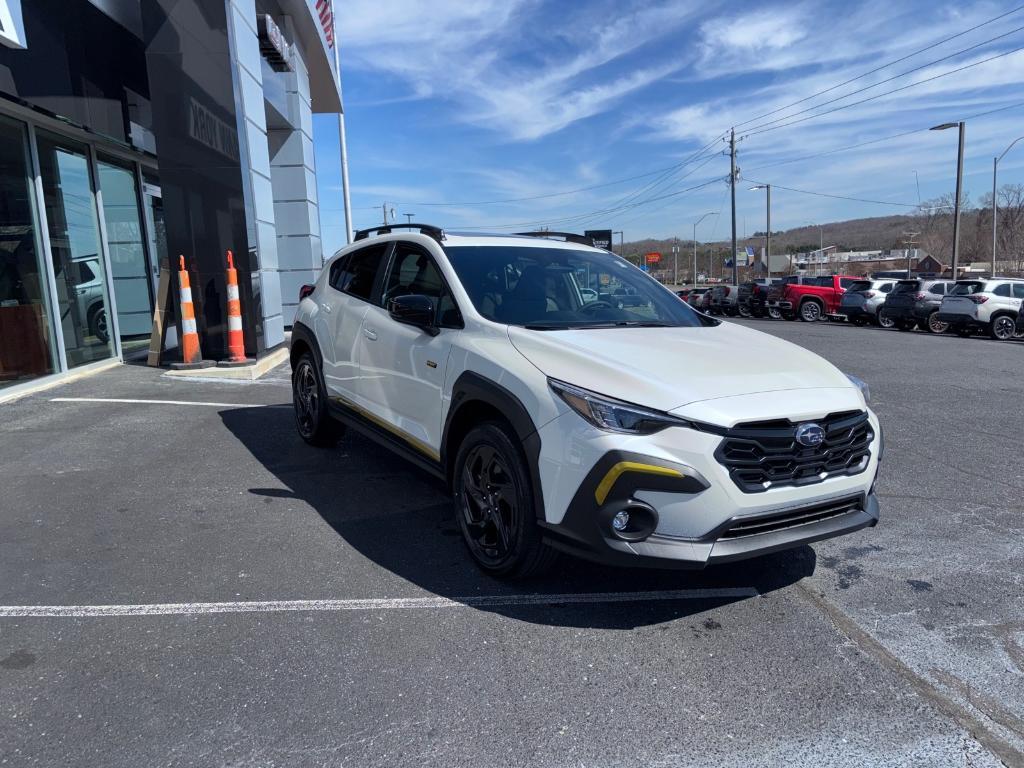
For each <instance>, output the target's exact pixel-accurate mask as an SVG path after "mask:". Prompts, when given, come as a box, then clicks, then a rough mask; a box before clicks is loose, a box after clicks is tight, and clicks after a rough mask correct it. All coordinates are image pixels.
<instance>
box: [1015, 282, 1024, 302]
mask: <svg viewBox="0 0 1024 768" xmlns="http://www.w3.org/2000/svg"><path fill="white" fill-rule="evenodd" d="M1013 298H1015V299H1024V283H1014V284H1013Z"/></svg>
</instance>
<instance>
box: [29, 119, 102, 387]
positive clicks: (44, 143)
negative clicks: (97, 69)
mask: <svg viewBox="0 0 1024 768" xmlns="http://www.w3.org/2000/svg"><path fill="white" fill-rule="evenodd" d="M36 147H37V149H38V152H39V175H40V177H41V179H42V186H43V205H44V206H45V211H46V221H47V228H48V230H49V235H50V252H51V254H52V256H53V273H54V277H55V279H56V293H57V308H58V314H59V317H60V324H61V330H62V332H63V336H64V349H65V352H66V356H67V362H68V368H74V367H76V366H79V365H83V364H85V363H90V362H92V361H94V360H104V359H106V358H109V357H112V356H113V354H114V346H113V343H112V341H111V338H110V335H111V334H110V328H111V325H110V316H109V314H108V312H107V307H108V306H109V300H108V297H107V280H106V275H105V274H104V268H103V251H102V250H101V248H100V231H99V222H98V219H97V215H96V205H95V199H94V197H93V185H92V179H91V176H90V173H89V161H88V157H87V153H86V147H85V145H83V144H78V143H77V142H73V141H70V140H67V139H63V138H60V137H58V136H54V135H52V134H48V133H44V132H43V131H38V132H37V133H36Z"/></svg>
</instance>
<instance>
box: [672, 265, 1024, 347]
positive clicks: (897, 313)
mask: <svg viewBox="0 0 1024 768" xmlns="http://www.w3.org/2000/svg"><path fill="white" fill-rule="evenodd" d="M679 293H680V296H681V297H682V298H684V300H685V301H687V302H689V303H690V305H691V306H693V307H694V308H696V309H700V310H702V311H704V312H708V313H710V314H713V315H727V316H730V317H735V316H742V317H765V316H768V317H772V318H783V319H785V320H796V319H798V318H799V319H800V320H803V321H804V322H816V321H818V320H825V319H830V320H841V321H848V322H850V323H851V324H853V325H859V326H862V325H877V326H879V327H882V328H896V329H897V330H900V331H912V330H914V329H916V328H919V329H921V330H922V331H929V332H931V333H945V332H947V331H951V332H953V333H956V334H958V335H960V336H970V335H972V334H974V333H979V332H980V333H986V334H988V335H989V336H991V337H992V338H993V339H998V340H1005V339H1010V338H1013V337H1014V336H1016V337H1018V338H1021V337H1024V309H1022V305H1024V279H1022V278H1012V277H992V278H979V279H966V280H950V279H948V278H947V279H942V278H908V279H905V280H897V279H895V278H862V277H853V276H850V275H827V276H815V277H809V276H805V275H790V276H787V277H782V278H774V279H771V280H769V279H761V280H754V281H751V282H747V283H743V284H741V285H739V286H731V285H717V286H715V287H714V288H694V289H691V290H689V291H680V292H679Z"/></svg>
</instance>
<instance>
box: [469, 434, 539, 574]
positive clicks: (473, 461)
mask: <svg viewBox="0 0 1024 768" xmlns="http://www.w3.org/2000/svg"><path fill="white" fill-rule="evenodd" d="M453 477H454V480H453V483H452V484H453V490H454V495H455V519H456V522H457V523H458V526H459V530H460V531H462V538H463V541H464V542H465V544H466V548H467V549H468V550H469V554H470V556H471V557H472V558H473V561H474V562H475V563H476V564H477V567H479V568H480V569H481V570H482V571H483V572H484V573H487V574H488V575H490V576H494V577H495V578H500V579H524V578H527V577H529V576H536V575H538V574H540V573H543V572H544V571H545V570H547V569H548V568H550V567H551V565H552V563H554V561H555V558H556V556H557V551H556V550H555V549H554V548H553V547H551V545H549V544H548V543H546V542H545V541H544V540H543V537H542V536H541V530H540V526H538V525H537V514H536V503H535V501H534V499H535V496H534V489H533V487H532V484H531V482H530V473H529V470H528V467H527V463H526V457H525V456H524V455H523V452H522V449H521V448H519V447H518V446H517V444H516V442H515V441H514V440H513V438H512V436H511V434H510V432H509V430H508V428H507V427H506V426H505V425H504V424H501V423H499V422H485V423H483V424H480V425H479V426H477V427H475V428H474V429H473V430H472V431H470V433H469V434H468V435H466V437H465V439H464V440H463V441H462V443H461V445H459V450H458V453H457V454H456V457H455V470H454V475H453Z"/></svg>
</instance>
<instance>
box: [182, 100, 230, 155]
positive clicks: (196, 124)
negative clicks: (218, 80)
mask: <svg viewBox="0 0 1024 768" xmlns="http://www.w3.org/2000/svg"><path fill="white" fill-rule="evenodd" d="M189 102H190V104H189V110H188V112H189V114H188V135H189V136H191V137H192V138H193V139H195V140H196V141H198V142H199V143H200V144H205V145H206V146H208V147H209V148H210V149H212V150H213V151H215V152H219V153H220V154H222V155H224V156H225V157H228V158H230V159H231V160H234V161H235V162H238V131H236V130H235V129H234V128H232V127H231V126H230V125H228V124H227V123H225V122H224V121H223V120H221V119H220V118H219V117H217V116H216V115H215V114H213V113H212V112H211V111H210V110H208V109H207V108H206V107H204V106H203V105H202V104H200V103H199V102H198V101H196V100H195V99H189Z"/></svg>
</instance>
